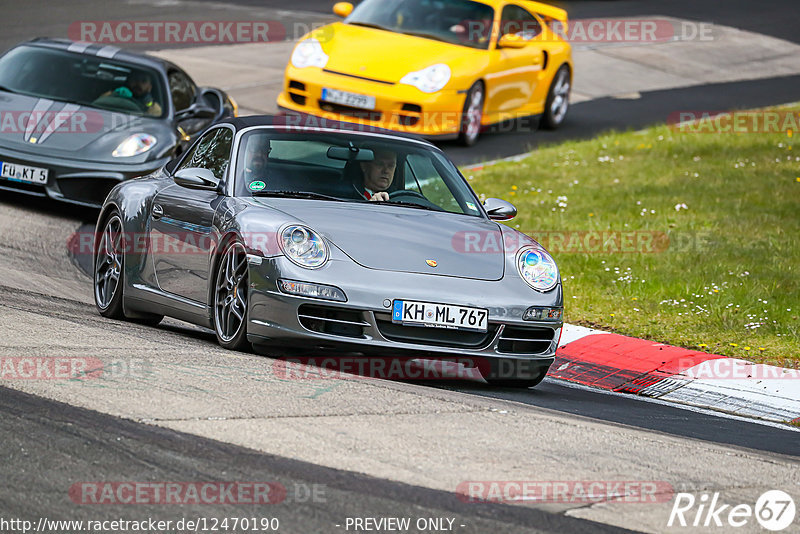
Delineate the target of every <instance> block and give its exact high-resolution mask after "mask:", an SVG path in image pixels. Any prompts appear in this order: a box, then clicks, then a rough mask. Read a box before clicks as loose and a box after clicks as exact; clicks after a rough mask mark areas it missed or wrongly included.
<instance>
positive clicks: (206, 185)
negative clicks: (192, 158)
mask: <svg viewBox="0 0 800 534" xmlns="http://www.w3.org/2000/svg"><path fill="white" fill-rule="evenodd" d="M172 179H173V180H174V181H175V183H176V184H178V185H179V186H181V187H186V188H188V189H202V190H204V191H216V190H217V189H218V188H219V178H217V177H216V176H214V173H213V172H211V171H210V170H209V169H202V168H200V167H189V168H188V169H181V170H179V171H178V172H176V173H175V175H174V176H173V177H172Z"/></svg>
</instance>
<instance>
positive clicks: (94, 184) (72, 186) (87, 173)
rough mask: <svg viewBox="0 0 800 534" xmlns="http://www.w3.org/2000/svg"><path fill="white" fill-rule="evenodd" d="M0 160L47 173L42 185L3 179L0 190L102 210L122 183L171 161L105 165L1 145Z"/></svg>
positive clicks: (165, 159)
mask: <svg viewBox="0 0 800 534" xmlns="http://www.w3.org/2000/svg"><path fill="white" fill-rule="evenodd" d="M0 161H2V162H11V163H15V164H18V165H29V166H33V167H42V168H46V169H47V170H48V176H47V183H46V184H43V185H39V184H32V183H27V182H20V181H15V180H8V179H5V178H2V179H0V189H2V190H6V191H16V192H20V193H24V194H27V195H33V196H38V197H50V198H52V199H55V200H60V201H63V202H69V203H72V204H78V205H80V206H87V207H92V208H99V207H100V206H101V205H102V204H103V200H105V198H106V196H107V195H108V192H109V191H111V189H112V188H113V187H114V186H115V185H117V184H118V183H119V182H121V181H123V180H128V179H130V178H135V177H137V176H144V175H146V174H150V173H151V172H153V171H155V170H156V169H159V168H161V167H163V166H164V165H165V164H166V163H167V161H169V158H162V159H158V160H153V161H148V162H146V163H141V164H133V165H127V164H123V163H116V164H114V163H103V162H90V161H83V160H72V159H67V158H63V157H53V156H46V155H38V154H31V153H28V152H22V151H19V150H14V149H11V148H6V147H3V146H0Z"/></svg>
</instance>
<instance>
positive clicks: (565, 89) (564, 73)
mask: <svg viewBox="0 0 800 534" xmlns="http://www.w3.org/2000/svg"><path fill="white" fill-rule="evenodd" d="M571 89H572V84H571V81H570V71H569V67H568V66H566V65H561V68H559V69H558V72H556V75H555V76H554V77H553V83H552V84H551V85H550V91H549V92H548V93H547V102H545V105H544V115H543V116H542V126H543V127H544V128H546V129H548V130H555V129H556V128H558V127H559V126H561V124H562V123H563V122H564V119H565V118H566V117H567V111H569V93H570V90H571Z"/></svg>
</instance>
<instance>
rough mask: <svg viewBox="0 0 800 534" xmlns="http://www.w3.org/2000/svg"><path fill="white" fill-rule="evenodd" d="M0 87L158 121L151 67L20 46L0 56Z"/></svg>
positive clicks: (159, 97) (160, 94) (157, 85)
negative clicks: (147, 116) (149, 117)
mask: <svg viewBox="0 0 800 534" xmlns="http://www.w3.org/2000/svg"><path fill="white" fill-rule="evenodd" d="M0 86H2V87H4V88H5V89H6V90H8V91H11V92H14V93H20V94H24V95H30V96H35V97H39V98H49V99H52V100H59V101H62V102H72V103H75V104H80V105H83V106H92V107H95V108H102V109H108V110H112V111H117V112H121V113H128V114H132V115H149V116H154V117H161V116H163V114H164V110H165V109H166V106H165V102H166V98H165V96H166V92H165V91H164V84H163V83H162V77H161V75H160V74H159V73H158V72H156V71H155V70H153V69H150V68H147V67H144V66H141V65H134V64H130V63H124V62H120V61H116V60H114V59H107V58H100V57H97V56H90V55H84V54H77V53H73V52H67V51H66V50H56V49H49V48H40V47H37V46H19V47H17V48H15V49H13V50H11V51H9V52H8V53H7V54H6V55H4V56H3V57H2V58H0Z"/></svg>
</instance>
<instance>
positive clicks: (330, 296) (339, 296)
mask: <svg viewBox="0 0 800 534" xmlns="http://www.w3.org/2000/svg"><path fill="white" fill-rule="evenodd" d="M278 287H279V288H280V290H281V291H283V292H284V293H289V294H290V295H300V296H301V297H309V298H312V299H324V300H337V301H339V302H347V297H346V296H345V294H344V291H342V290H341V289H339V288H338V287H334V286H325V285H322V284H312V283H309V282H295V281H294V280H279V281H278Z"/></svg>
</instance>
